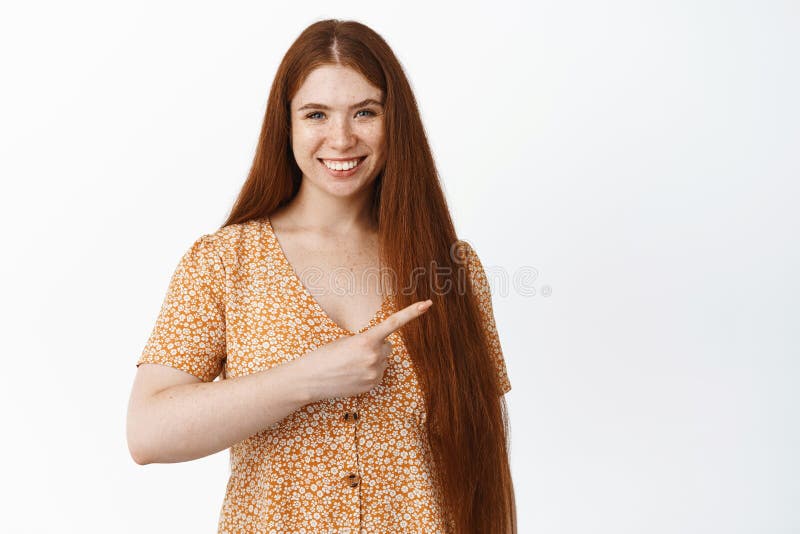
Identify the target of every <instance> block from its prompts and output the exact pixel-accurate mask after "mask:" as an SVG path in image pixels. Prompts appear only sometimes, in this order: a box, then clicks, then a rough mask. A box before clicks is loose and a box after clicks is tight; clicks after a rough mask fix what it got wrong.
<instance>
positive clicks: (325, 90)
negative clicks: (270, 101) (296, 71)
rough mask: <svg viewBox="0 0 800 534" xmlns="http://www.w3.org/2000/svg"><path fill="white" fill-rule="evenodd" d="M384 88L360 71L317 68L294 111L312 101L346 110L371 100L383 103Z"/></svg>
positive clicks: (298, 96) (294, 101) (296, 99)
mask: <svg viewBox="0 0 800 534" xmlns="http://www.w3.org/2000/svg"><path fill="white" fill-rule="evenodd" d="M381 94H382V91H381V90H380V88H378V87H375V86H374V85H372V84H371V83H370V82H369V80H367V79H366V78H365V77H364V76H362V75H361V73H360V72H358V71H356V70H354V69H352V68H350V67H345V66H342V65H323V66H321V67H317V68H316V69H314V70H313V71H311V73H309V75H308V76H307V77H306V79H305V80H304V81H303V84H302V85H301V86H300V88H299V89H298V90H297V93H296V94H295V95H294V98H292V103H291V105H292V109H296V108H298V107H300V106H302V105H304V104H308V103H310V102H313V103H317V104H325V105H328V106H331V107H343V108H346V107H348V106H350V105H352V104H355V103H356V102H361V101H362V100H365V99H367V98H372V99H375V100H378V101H380V100H382V98H381Z"/></svg>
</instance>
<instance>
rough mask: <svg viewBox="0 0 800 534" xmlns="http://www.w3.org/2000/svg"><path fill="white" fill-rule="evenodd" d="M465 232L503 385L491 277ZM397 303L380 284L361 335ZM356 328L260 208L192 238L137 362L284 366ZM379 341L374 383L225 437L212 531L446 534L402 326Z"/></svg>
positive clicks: (218, 367)
mask: <svg viewBox="0 0 800 534" xmlns="http://www.w3.org/2000/svg"><path fill="white" fill-rule="evenodd" d="M463 243H465V244H466V245H467V246H466V250H467V257H468V261H469V263H468V265H469V269H468V272H469V273H470V277H471V280H472V281H473V283H474V287H475V290H476V292H477V295H478V297H479V299H480V303H481V310H482V313H483V318H484V327H485V328H487V329H488V332H489V334H490V339H491V341H492V357H493V359H494V363H495V364H496V367H497V372H498V378H499V381H500V384H501V386H502V391H503V393H506V392H508V391H509V390H510V389H511V384H510V382H509V379H508V375H507V372H506V365H505V361H504V359H503V354H502V351H501V348H500V340H499V338H498V335H497V331H496V329H495V322H494V316H493V312H492V304H491V295H490V293H489V285H488V283H487V279H486V276H485V273H484V270H483V267H482V265H481V263H480V260H479V259H478V256H477V254H475V251H474V250H473V249H472V247H470V246H469V244H468V243H466V242H463ZM394 311H396V308H395V307H394V298H393V296H391V295H389V296H387V298H385V299H384V301H383V304H382V305H381V308H380V309H379V310H378V311H377V312H376V313H375V315H374V316H373V317H372V319H371V320H370V321H369V323H368V324H367V325H365V326H364V327H363V328H361V329H360V330H358V332H363V331H365V330H367V329H368V328H370V327H372V326H373V325H375V324H377V323H379V322H381V321H382V320H383V319H385V318H386V317H388V316H389V315H391V314H392V313H393V312H394ZM353 334H354V332H351V331H348V330H345V329H343V328H341V327H340V326H338V325H337V324H336V323H335V322H334V321H333V320H332V319H330V317H329V316H328V315H327V314H326V313H325V312H324V311H323V310H322V308H321V307H320V306H319V304H318V303H317V301H316V300H315V299H314V298H313V296H312V295H311V294H310V293H309V291H308V290H307V289H306V288H305V286H304V285H303V284H302V282H301V280H300V278H299V277H298V276H297V274H296V273H295V271H294V270H293V268H292V266H291V265H290V264H289V262H288V260H287V258H286V256H285V255H284V253H283V250H282V249H281V247H280V243H279V242H278V240H277V238H276V237H275V234H274V232H273V230H272V226H271V223H270V221H269V218H268V217H264V218H261V219H256V220H251V221H248V222H245V223H240V224H234V225H230V226H227V227H225V228H221V229H219V230H217V231H216V232H214V233H213V234H207V235H203V236H201V237H199V238H198V239H197V240H196V241H195V242H194V243H193V244H192V246H191V247H190V248H189V250H188V251H187V252H186V253H185V254H184V255H183V257H182V258H181V260H180V262H179V264H178V267H177V269H176V270H175V272H174V274H173V276H172V278H171V281H170V284H169V288H168V290H167V295H166V297H165V299H164V301H163V304H162V307H161V311H160V313H159V316H158V319H157V320H156V324H155V327H154V329H153V331H152V333H151V335H150V337H149V339H148V341H147V344H146V345H145V348H144V350H143V352H142V355H141V357H140V358H139V360H138V362H137V364H136V365H137V366H138V365H139V364H141V363H157V364H162V365H168V366H170V367H174V368H176V369H181V370H183V371H186V372H188V373H190V374H192V375H194V376H196V377H198V378H199V379H201V380H203V381H206V382H210V381H213V380H214V379H215V378H216V377H217V376H220V379H222V380H224V379H226V378H230V377H237V376H241V375H246V374H249V373H255V372H258V371H262V370H265V369H269V368H271V367H274V366H277V365H281V364H282V363H285V362H288V361H290V360H292V359H295V358H299V357H300V356H302V355H303V354H305V353H307V352H308V351H311V350H314V349H316V348H318V347H320V346H322V345H325V344H327V343H330V342H332V341H334V340H336V339H337V338H339V337H341V336H347V335H353ZM388 339H389V341H391V342H392V345H393V347H394V348H393V352H392V355H391V357H390V359H389V365H388V367H387V369H386V371H385V373H384V377H383V381H382V382H381V384H380V385H378V386H376V387H375V388H373V389H372V390H370V391H369V392H367V393H363V394H361V395H358V396H355V397H346V398H341V397H340V398H330V399H324V400H321V401H318V402H313V403H311V404H307V405H305V406H303V407H301V408H300V409H298V410H297V411H295V412H293V413H292V414H290V415H289V416H287V417H286V418H284V419H282V420H281V421H279V422H277V423H275V424H273V425H272V426H270V427H268V428H265V429H264V430H262V431H261V432H258V433H257V434H255V435H253V436H250V437H249V438H247V439H245V440H243V441H241V442H239V443H236V444H234V445H233V446H232V447H231V448H230V469H231V472H230V478H229V480H228V484H227V489H226V493H225V499H224V501H223V504H222V509H221V513H220V517H219V525H218V531H219V532H220V533H264V534H270V533H274V534H285V533H295V532H297V533H337V534H343V533H348V534H360V533H370V534H373V533H400V532H409V533H412V532H413V533H425V534H432V533H439V532H441V533H444V532H448V526H447V524H446V520H445V517H444V516H443V514H442V513H441V510H442V508H441V501H440V496H439V492H438V491H437V487H438V481H437V478H436V473H435V470H434V469H433V465H432V462H431V454H430V450H429V447H428V445H427V440H426V437H425V428H424V426H423V423H424V422H425V418H426V414H425V406H424V401H423V397H422V393H421V391H420V388H419V383H418V381H417V377H416V373H415V371H414V368H413V365H412V360H411V358H410V356H409V354H408V351H407V350H406V347H405V344H404V343H403V339H402V336H401V335H400V333H399V332H395V333H393V334H392V335H391V336H389V338H388Z"/></svg>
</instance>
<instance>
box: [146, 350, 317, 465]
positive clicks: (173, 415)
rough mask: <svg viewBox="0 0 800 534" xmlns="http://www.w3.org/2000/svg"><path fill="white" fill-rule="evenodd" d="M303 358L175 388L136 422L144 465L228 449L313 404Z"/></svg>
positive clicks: (160, 395) (148, 406)
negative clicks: (215, 380)
mask: <svg viewBox="0 0 800 534" xmlns="http://www.w3.org/2000/svg"><path fill="white" fill-rule="evenodd" d="M305 376H306V375H305V369H304V365H302V362H301V360H300V359H298V360H292V361H290V362H287V363H285V364H282V365H279V366H277V367H273V368H271V369H268V370H265V371H260V372H257V373H253V374H249V375H245V376H240V377H236V378H231V379H226V380H220V381H217V382H203V383H196V384H183V385H179V386H172V387H169V388H167V389H165V390H163V391H160V392H158V393H156V394H154V395H152V396H151V397H150V398H148V399H147V400H146V405H145V406H144V407H143V409H141V410H139V414H140V415H139V417H138V418H137V419H135V420H134V421H133V422H132V424H133V426H134V428H133V429H132V431H131V435H133V436H136V437H137V438H138V439H137V441H138V446H137V450H138V458H137V461H138V462H139V463H141V464H147V463H175V462H185V461H189V460H194V459H197V458H202V457H204V456H208V455H209V454H213V453H215V452H219V451H221V450H224V449H227V448H229V447H230V446H231V445H233V444H235V443H238V442H240V441H242V440H244V439H246V438H248V437H250V436H252V435H253V434H256V433H258V432H260V431H261V430H263V429H265V428H267V427H268V426H270V425H272V424H273V423H276V422H278V421H280V420H282V419H284V418H285V417H286V416H288V415H289V414H291V413H292V412H294V411H296V410H298V409H299V408H301V407H302V406H303V405H305V404H308V403H310V402H312V399H311V398H310V397H309V396H308V393H307V391H308V390H307V388H306V387H305Z"/></svg>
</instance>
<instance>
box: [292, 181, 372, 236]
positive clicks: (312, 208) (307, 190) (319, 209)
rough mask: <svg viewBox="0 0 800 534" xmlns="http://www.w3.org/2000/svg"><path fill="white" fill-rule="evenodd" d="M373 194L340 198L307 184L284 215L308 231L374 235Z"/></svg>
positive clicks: (366, 193) (366, 191)
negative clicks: (372, 233) (371, 233)
mask: <svg viewBox="0 0 800 534" xmlns="http://www.w3.org/2000/svg"><path fill="white" fill-rule="evenodd" d="M372 191H373V188H372V187H369V188H367V189H366V190H364V191H362V192H360V193H359V194H357V195H352V196H349V197H337V196H334V195H330V194H328V193H325V192H323V191H320V190H318V189H316V188H314V187H309V186H307V185H306V181H305V180H303V181H302V182H301V183H300V189H299V190H298V192H297V195H296V196H295V197H294V198H293V199H292V201H291V202H290V203H289V204H288V205H286V206H285V207H284V208H283V209H282V210H280V211H281V212H282V215H283V216H285V217H286V218H287V219H288V220H290V221H291V223H292V225H293V226H297V227H299V228H302V229H304V230H308V231H314V232H319V233H326V234H338V235H347V234H352V233H354V232H357V233H360V232H372V231H374V230H375V229H376V228H375V227H374V224H373V223H372V218H371V202H372Z"/></svg>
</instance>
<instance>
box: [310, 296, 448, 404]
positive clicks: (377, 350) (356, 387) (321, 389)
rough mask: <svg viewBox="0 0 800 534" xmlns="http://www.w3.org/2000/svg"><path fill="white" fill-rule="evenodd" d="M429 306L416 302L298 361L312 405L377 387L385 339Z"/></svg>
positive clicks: (383, 366)
mask: <svg viewBox="0 0 800 534" xmlns="http://www.w3.org/2000/svg"><path fill="white" fill-rule="evenodd" d="M432 304H433V301H432V300H430V299H429V300H426V301H420V302H415V303H414V304H412V305H410V306H408V307H406V308H403V309H402V310H399V311H397V312H395V313H393V314H392V315H390V316H389V317H387V318H386V319H385V320H384V321H382V322H381V323H379V324H377V325H375V326H373V327H372V328H370V329H369V330H366V331H364V332H361V333H360V334H355V335H352V336H344V337H341V338H339V339H337V340H336V341H333V342H332V343H328V344H327V345H323V346H322V347H320V348H318V349H316V350H313V351H311V352H309V353H307V354H305V355H303V356H302V357H300V358H299V360H300V362H299V363H300V364H301V365H303V368H304V374H305V376H306V381H305V384H306V385H305V387H307V388H308V389H309V392H310V394H311V397H312V399H313V400H312V402H316V401H318V400H322V399H328V398H334V397H351V396H355V395H359V394H361V393H365V392H367V391H369V390H370V389H372V388H374V387H375V386H377V385H379V384H380V383H381V381H382V380H383V372H384V371H385V370H386V367H387V366H388V365H389V362H388V359H389V356H390V355H391V354H392V344H391V343H389V342H388V341H387V340H386V338H387V337H389V335H391V334H392V333H393V332H395V331H396V330H398V329H400V328H401V327H402V326H403V325H405V324H406V323H408V322H409V321H412V320H414V319H416V318H417V317H419V316H420V315H422V314H423V313H425V312H426V311H428V308H430V307H431V305H432Z"/></svg>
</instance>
